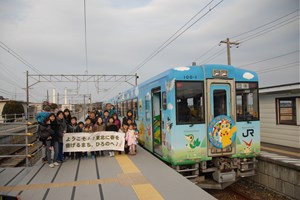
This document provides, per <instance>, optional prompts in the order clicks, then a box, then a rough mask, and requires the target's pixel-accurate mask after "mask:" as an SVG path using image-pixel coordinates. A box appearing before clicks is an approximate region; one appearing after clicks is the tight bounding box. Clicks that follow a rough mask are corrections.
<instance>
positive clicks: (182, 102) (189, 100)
mask: <svg viewBox="0 0 300 200" xmlns="http://www.w3.org/2000/svg"><path fill="white" fill-rule="evenodd" d="M203 95H204V92H203V82H200V81H177V82H176V108H177V109H176V114H177V124H197V123H204V98H203Z"/></svg>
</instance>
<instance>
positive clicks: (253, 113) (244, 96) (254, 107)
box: [236, 83, 259, 122]
mask: <svg viewBox="0 0 300 200" xmlns="http://www.w3.org/2000/svg"><path fill="white" fill-rule="evenodd" d="M257 87H258V85H257V83H236V116H237V121H240V122H241V121H253V120H259V115H258V89H257Z"/></svg>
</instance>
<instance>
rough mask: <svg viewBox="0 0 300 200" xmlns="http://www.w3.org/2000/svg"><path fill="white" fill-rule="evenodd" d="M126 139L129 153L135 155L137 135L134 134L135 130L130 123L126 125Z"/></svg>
mask: <svg viewBox="0 0 300 200" xmlns="http://www.w3.org/2000/svg"><path fill="white" fill-rule="evenodd" d="M126 141H127V144H128V146H129V153H130V154H131V155H135V146H136V144H137V135H136V134H135V130H134V129H133V125H132V124H130V125H129V127H128V131H127V133H126Z"/></svg>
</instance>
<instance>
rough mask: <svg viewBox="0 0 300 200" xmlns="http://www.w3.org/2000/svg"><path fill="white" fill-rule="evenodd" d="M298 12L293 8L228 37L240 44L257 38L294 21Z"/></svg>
mask: <svg viewBox="0 0 300 200" xmlns="http://www.w3.org/2000/svg"><path fill="white" fill-rule="evenodd" d="M298 12H299V9H297V10H294V11H292V12H290V13H288V14H285V15H283V16H281V17H279V18H276V19H275V20H272V21H270V22H267V23H265V24H263V25H260V26H258V27H256V28H254V29H251V30H248V31H245V32H243V33H240V34H237V35H235V36H233V37H230V38H236V39H237V40H238V41H239V43H240V44H241V43H245V42H248V41H249V40H253V39H255V38H257V37H259V36H261V35H264V34H266V33H269V32H271V31H273V30H276V29H278V28H281V27H283V26H285V25H288V24H290V23H292V22H294V21H295V20H299V14H298ZM296 13H297V15H296V16H292V17H289V16H291V15H294V14H296ZM287 17H289V18H288V19H286V18H287ZM280 20H281V21H280ZM282 20H284V21H282ZM275 22H277V23H276V24H274V23H275ZM271 24H274V25H272V26H271V27H270V26H269V25H271ZM268 26H269V27H268ZM262 28H264V29H262ZM259 29H262V30H259ZM254 31H258V32H256V33H254V34H251V35H248V36H245V37H244V38H242V39H238V37H241V36H244V35H247V34H248V33H252V32H254ZM216 47H217V44H216V45H214V46H213V47H212V48H211V49H209V50H208V51H206V52H204V53H203V54H202V55H200V56H198V58H196V59H194V60H195V61H198V60H199V59H200V58H202V57H204V56H206V55H208V53H211V52H212V50H213V49H215V48H216ZM219 52H220V51H217V52H216V53H214V54H212V55H210V57H209V58H212V59H210V60H213V59H214V58H216V57H218V53H219ZM206 60H207V59H206Z"/></svg>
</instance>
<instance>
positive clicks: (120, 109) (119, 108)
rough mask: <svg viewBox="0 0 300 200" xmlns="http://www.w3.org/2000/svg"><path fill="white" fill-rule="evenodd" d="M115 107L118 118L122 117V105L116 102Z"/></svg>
mask: <svg viewBox="0 0 300 200" xmlns="http://www.w3.org/2000/svg"><path fill="white" fill-rule="evenodd" d="M117 105H118V106H117V111H118V116H122V103H121V102H118V104H117Z"/></svg>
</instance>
